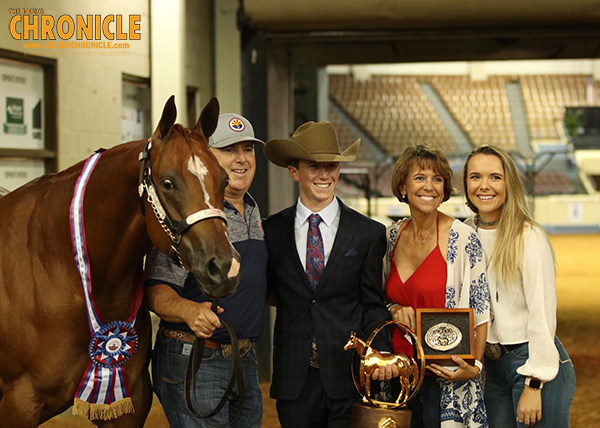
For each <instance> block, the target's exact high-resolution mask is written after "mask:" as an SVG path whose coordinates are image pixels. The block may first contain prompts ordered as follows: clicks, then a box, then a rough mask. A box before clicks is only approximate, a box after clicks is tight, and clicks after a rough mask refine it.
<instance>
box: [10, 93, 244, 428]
mask: <svg viewBox="0 0 600 428" xmlns="http://www.w3.org/2000/svg"><path fill="white" fill-rule="evenodd" d="M176 115H177V112H176V108H175V102H174V99H173V97H171V98H170V99H169V101H167V103H166V105H165V107H164V110H163V113H162V117H161V119H160V123H159V124H158V126H157V128H156V130H155V132H154V133H153V135H152V137H151V138H150V139H148V140H144V141H133V142H129V143H124V144H121V145H118V146H116V147H114V148H112V149H109V150H106V151H104V152H102V154H101V156H100V155H98V157H97V158H95V159H96V161H97V163H96V164H95V166H94V167H93V168H94V169H93V170H92V172H91V175H89V177H88V178H86V180H87V181H86V182H85V185H83V186H81V190H82V192H84V193H82V196H81V201H80V204H81V205H80V210H79V213H80V215H81V218H80V220H81V222H80V223H81V229H80V233H79V236H80V237H81V238H82V239H83V240H84V242H85V243H86V245H85V246H84V247H82V249H83V252H82V253H79V255H78V256H76V257H75V256H74V247H75V244H74V239H73V238H72V236H75V232H74V229H75V227H74V226H73V221H72V217H73V216H74V214H73V213H75V212H76V211H77V210H73V209H72V208H73V207H74V206H75V205H74V204H75V197H74V191H75V189H76V186H78V185H79V183H81V182H80V179H81V177H83V172H84V170H85V168H86V167H87V165H88V162H85V161H82V162H80V163H78V164H76V165H74V166H72V167H70V168H68V169H66V170H65V171H62V172H60V173H57V174H47V175H44V176H42V177H40V178H38V179H36V180H34V181H32V182H30V183H28V184H26V185H24V186H22V187H20V188H19V189H17V190H15V191H13V192H10V193H8V194H7V195H5V196H3V197H2V198H1V199H0V217H1V218H2V226H0V244H1V245H0V427H1V428H6V427H10V428H17V427H19V428H29V427H37V426H38V425H39V424H41V423H43V422H44V421H46V420H48V419H50V418H51V417H53V416H54V415H57V414H59V413H61V412H63V411H65V410H66V409H68V408H69V406H71V405H72V404H73V402H74V396H75V394H76V392H77V391H78V386H80V384H82V383H83V381H82V377H83V376H84V373H87V372H86V370H89V369H90V358H91V356H95V358H97V361H104V360H102V359H103V358H104V359H106V360H107V363H106V364H108V366H109V367H111V368H114V367H113V366H112V364H113V363H114V366H116V365H117V363H119V359H120V358H121V359H122V361H124V362H123V363H122V366H121V367H120V368H122V370H123V373H122V374H123V375H124V377H126V378H127V384H128V391H127V393H128V394H129V395H130V403H131V404H132V405H133V409H134V412H133V413H127V412H125V413H127V414H124V415H122V416H114V415H113V416H109V417H108V419H110V420H97V421H95V423H97V424H98V425H100V426H104V427H142V426H143V424H144V420H145V418H146V416H147V414H148V411H149V409H150V406H151V401H152V391H151V387H150V376H149V373H148V362H149V354H148V350H149V348H150V346H151V339H150V334H151V333H150V330H151V328H150V318H149V313H148V310H147V308H146V307H145V306H144V304H143V303H141V306H139V304H140V303H139V301H140V300H141V299H140V297H141V292H140V287H141V281H142V275H141V274H142V271H141V265H142V261H143V258H144V256H145V254H146V253H147V252H148V251H149V250H150V248H151V246H152V245H154V246H155V247H157V248H158V249H159V250H160V251H163V252H165V253H170V254H171V255H172V256H173V258H174V259H175V260H176V261H178V262H179V263H181V264H182V265H183V266H184V267H185V268H186V269H188V270H189V271H191V272H192V273H193V274H194V275H195V277H196V279H197V282H198V284H200V288H201V291H202V293H203V294H204V295H205V296H207V297H211V298H221V297H225V296H228V295H230V294H232V293H233V292H234V291H235V289H236V287H237V284H238V282H239V255H238V254H237V252H236V251H235V250H234V249H233V247H232V246H231V244H230V242H229V239H228V234H227V224H226V220H225V218H224V213H222V208H223V196H224V190H225V186H226V184H227V174H226V172H225V171H224V170H223V169H222V168H221V167H220V166H219V164H218V163H217V160H216V159H215V157H214V156H213V155H212V154H211V152H210V150H209V149H208V140H207V139H208V137H209V136H210V135H211V134H212V133H213V132H214V130H215V128H216V126H217V120H218V116H219V106H218V102H217V101H216V99H213V100H211V101H210V102H209V103H208V104H207V105H206V107H205V108H204V110H203V111H202V114H201V115H200V118H199V120H198V123H197V124H196V125H195V126H194V127H193V128H185V127H183V126H181V125H179V124H175V119H176ZM88 161H89V160H88ZM83 195H84V196H83ZM75 208H77V207H76V206H75ZM76 254H78V253H76ZM84 259H85V260H86V261H87V263H86V264H82V263H81V262H82V260H84ZM80 266H84V267H85V269H87V270H86V271H82V270H81V268H80ZM82 272H84V273H82ZM86 272H87V273H86ZM85 275H87V276H88V279H89V281H90V284H93V288H92V287H91V286H90V294H89V296H87V295H86V296H84V293H83V292H82V281H83V279H82V278H83V276H85ZM87 299H89V300H90V301H91V302H92V303H93V305H92V306H93V308H92V309H90V307H89V306H90V305H89V304H86V303H87ZM137 306H139V311H138V312H137V317H133V316H132V308H133V307H137ZM91 310H93V311H97V313H98V314H99V315H98V319H100V320H102V322H103V323H105V325H104V326H105V327H106V326H108V327H110V326H111V325H113V324H114V323H115V322H117V320H126V319H128V317H129V318H130V319H132V321H131V326H130V327H128V328H130V330H135V331H134V333H137V351H136V352H133V349H131V348H132V346H131V345H130V343H129V342H128V343H123V348H124V349H126V350H127V352H125V353H124V354H123V355H116V356H114V357H112V358H113V359H114V360H112V359H111V358H108V357H109V356H111V355H112V354H108V352H109V351H112V350H114V349H116V348H118V347H119V346H120V344H121V342H122V341H120V339H119V337H117V335H113V336H110V335H111V334H114V328H113V330H110V328H109V329H108V330H106V335H107V336H108V337H109V339H110V338H111V337H112V339H110V340H108V341H107V344H106V346H105V348H103V349H104V350H106V352H107V354H106V355H105V354H104V353H103V352H99V353H96V354H92V348H93V346H92V345H93V343H94V340H93V339H92V328H91V325H92V323H91V321H90V311H91ZM133 327H134V328H133ZM134 333H131V335H132V336H131V337H133V336H135V334H134ZM94 337H95V336H94ZM127 340H129V338H128V339H127ZM131 343H133V339H132V342H131ZM103 346H104V345H103ZM105 357H106V358H105ZM126 357H127V358H128V359H126ZM108 360H111V361H108ZM97 361H94V364H96V363H97ZM115 361H116V362H115ZM86 367H88V369H86ZM91 368H93V365H92V367H91ZM116 382H117V383H119V382H121V383H122V382H123V378H120V379H117V380H116ZM92 392H93V393H94V394H97V393H98V392H99V391H92ZM111 418H112V419H111Z"/></svg>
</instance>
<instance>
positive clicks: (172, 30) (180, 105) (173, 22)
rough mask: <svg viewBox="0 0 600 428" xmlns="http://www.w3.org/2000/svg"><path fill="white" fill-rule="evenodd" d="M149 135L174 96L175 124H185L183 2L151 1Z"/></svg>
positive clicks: (168, 0)
mask: <svg viewBox="0 0 600 428" xmlns="http://www.w3.org/2000/svg"><path fill="white" fill-rule="evenodd" d="M150 20H151V23H152V24H151V25H152V27H151V28H152V31H151V45H150V49H151V52H150V65H151V71H152V80H151V84H150V88H151V93H152V131H154V129H155V128H156V126H157V125H158V121H159V120H160V115H161V114H162V110H163V107H164V105H165V102H166V101H167V100H168V99H169V97H170V96H171V95H175V104H176V105H177V111H178V118H177V122H179V123H185V122H186V84H185V0H151V3H150Z"/></svg>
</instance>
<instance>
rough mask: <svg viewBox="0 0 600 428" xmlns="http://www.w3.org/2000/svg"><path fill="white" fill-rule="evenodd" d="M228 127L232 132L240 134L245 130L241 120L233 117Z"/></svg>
mask: <svg viewBox="0 0 600 428" xmlns="http://www.w3.org/2000/svg"><path fill="white" fill-rule="evenodd" d="M229 127H230V128H231V130H232V131H235V132H242V131H243V130H244V129H245V128H246V125H244V122H243V121H242V120H241V119H238V118H237V117H234V118H233V119H231V120H230V121H229Z"/></svg>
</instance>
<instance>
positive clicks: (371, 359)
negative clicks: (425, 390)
mask: <svg viewBox="0 0 600 428" xmlns="http://www.w3.org/2000/svg"><path fill="white" fill-rule="evenodd" d="M390 324H396V325H397V326H398V328H400V329H401V330H402V331H403V332H404V333H405V334H408V335H409V336H411V338H412V340H413V343H414V345H415V348H416V357H417V359H418V360H419V361H420V364H417V362H416V361H415V359H414V358H412V357H409V356H407V355H404V354H382V353H381V352H379V351H378V350H376V349H374V348H372V347H371V343H372V342H373V340H374V339H375V337H376V336H377V334H378V333H379V332H380V331H381V330H382V329H384V328H385V327H387V326H389V325H390ZM349 349H355V350H356V352H357V353H358V355H359V356H360V368H359V373H358V382H356V377H355V379H354V381H355V384H356V388H357V389H358V392H359V393H360V395H361V396H362V403H356V404H354V406H353V408H352V419H351V421H350V427H351V428H408V427H409V426H410V419H411V414H412V413H411V411H410V410H408V409H407V408H406V403H407V402H408V401H409V400H410V399H412V398H413V397H414V396H415V395H416V393H417V392H418V391H419V388H420V387H421V384H422V383H423V376H424V374H425V353H424V352H423V347H422V346H421V342H420V341H419V339H418V338H417V336H416V335H415V334H414V332H413V331H412V330H411V329H410V328H409V327H408V326H407V325H406V324H403V323H401V322H396V321H387V322H385V323H383V324H382V325H380V326H379V327H377V328H376V329H375V330H373V332H372V333H371V335H370V337H369V339H368V340H367V341H366V342H365V341H364V340H362V339H361V338H359V337H357V336H356V334H355V333H354V332H352V333H351V335H350V338H349V339H348V343H346V345H345V346H344V350H345V351H348V350H349ZM389 364H392V365H395V366H396V367H397V369H398V377H399V380H400V393H399V394H398V397H397V398H396V400H395V401H394V402H387V401H380V400H376V399H373V398H371V376H372V374H373V372H374V371H375V369H377V368H379V367H385V366H387V365H389Z"/></svg>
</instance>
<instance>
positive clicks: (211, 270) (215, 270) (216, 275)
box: [206, 257, 221, 281]
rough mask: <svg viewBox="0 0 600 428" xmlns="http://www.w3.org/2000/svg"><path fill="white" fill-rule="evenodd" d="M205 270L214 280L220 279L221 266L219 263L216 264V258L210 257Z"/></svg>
mask: <svg viewBox="0 0 600 428" xmlns="http://www.w3.org/2000/svg"><path fill="white" fill-rule="evenodd" d="M206 270H207V271H208V275H209V276H210V277H211V278H213V279H216V280H219V281H220V280H221V268H220V267H219V265H218V264H217V262H216V260H215V258H214V257H212V258H211V259H210V260H209V261H208V263H207V265H206Z"/></svg>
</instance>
